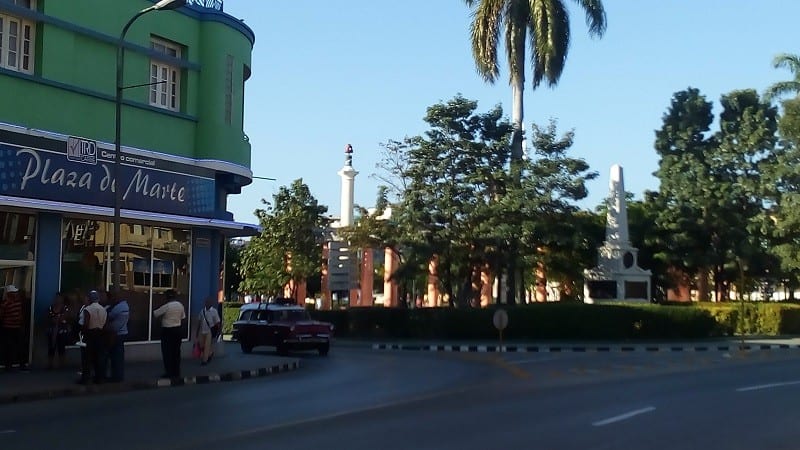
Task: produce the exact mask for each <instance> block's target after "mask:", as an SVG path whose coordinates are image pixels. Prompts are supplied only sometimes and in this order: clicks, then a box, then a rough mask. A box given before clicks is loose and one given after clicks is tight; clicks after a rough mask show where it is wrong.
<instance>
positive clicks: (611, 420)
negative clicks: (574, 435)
mask: <svg viewBox="0 0 800 450" xmlns="http://www.w3.org/2000/svg"><path fill="white" fill-rule="evenodd" d="M655 410H656V408H655V407H654V406H648V407H647V408H642V409H637V410H636V411H631V412H628V413H625V414H620V415H618V416H614V417H610V418H608V419H605V420H600V421H597V422H594V423H593V424H592V425H593V426H596V427H604V426H606V425H610V424H612V423H615V422H621V421H623V420H627V419H630V418H631V417H634V416H638V415H639V414H645V413H649V412H653V411H655Z"/></svg>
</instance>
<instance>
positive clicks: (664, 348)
mask: <svg viewBox="0 0 800 450" xmlns="http://www.w3.org/2000/svg"><path fill="white" fill-rule="evenodd" d="M372 349H373V350H402V351H423V352H473V353H498V352H505V353H570V352H572V353H611V352H649V353H656V352H660V353H669V352H674V353H678V352H714V351H719V352H729V351H736V350H739V351H765V350H791V349H800V345H790V344H744V345H741V344H733V345H690V346H686V345H598V346H559V345H549V346H544V345H503V346H502V347H501V346H499V345H414V344H373V345H372Z"/></svg>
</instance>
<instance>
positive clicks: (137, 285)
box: [61, 219, 191, 342]
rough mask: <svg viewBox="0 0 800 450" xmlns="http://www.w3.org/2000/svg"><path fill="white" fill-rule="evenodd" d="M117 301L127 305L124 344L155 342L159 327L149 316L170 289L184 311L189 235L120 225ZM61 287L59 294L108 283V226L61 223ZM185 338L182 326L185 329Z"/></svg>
mask: <svg viewBox="0 0 800 450" xmlns="http://www.w3.org/2000/svg"><path fill="white" fill-rule="evenodd" d="M120 232H121V234H120V258H121V260H122V267H123V272H122V273H121V274H120V285H121V290H122V294H121V295H122V297H123V298H124V299H126V300H127V301H128V304H129V305H130V320H129V323H128V332H129V334H128V341H130V342H137V341H139V342H142V341H149V340H157V339H158V338H159V336H160V334H159V333H160V329H159V328H160V327H159V325H158V323H157V321H153V318H152V311H153V310H154V309H155V308H158V307H159V306H160V305H161V304H163V303H164V298H163V293H164V291H166V290H167V289H174V290H176V291H177V292H178V293H179V297H178V298H179V300H181V301H182V302H183V303H184V307H185V308H186V309H187V311H188V308H189V285H190V283H189V266H190V263H191V260H190V247H191V246H190V243H191V232H190V231H189V230H182V229H176V228H169V227H152V226H149V225H141V224H123V225H122V226H121V227H120ZM63 245H64V249H63V253H62V254H63V257H62V258H63V259H62V275H61V286H62V290H64V291H65V292H73V291H74V292H77V294H76V297H78V298H79V297H80V295H82V293H84V292H86V291H87V290H89V289H105V288H109V289H110V287H111V286H112V282H113V269H114V264H113V246H114V226H113V224H112V223H110V222H103V221H94V220H86V219H80V220H79V219H68V220H65V221H64V239H63ZM186 335H187V337H188V325H187V334H186Z"/></svg>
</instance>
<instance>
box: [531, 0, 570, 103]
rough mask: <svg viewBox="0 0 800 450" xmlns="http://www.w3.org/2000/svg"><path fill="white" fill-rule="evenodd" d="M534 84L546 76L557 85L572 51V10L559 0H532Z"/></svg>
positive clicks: (548, 81)
mask: <svg viewBox="0 0 800 450" xmlns="http://www.w3.org/2000/svg"><path fill="white" fill-rule="evenodd" d="M529 2H530V7H531V10H530V12H531V14H530V19H531V20H530V23H529V24H528V29H529V31H530V34H531V41H530V45H531V65H532V66H533V87H534V88H536V87H538V86H539V84H540V83H541V82H542V80H544V79H546V80H547V84H548V86H551V87H552V86H555V85H556V84H557V83H558V79H559V78H560V77H561V72H563V70H564V64H565V62H566V60H567V53H568V51H569V39H570V31H569V13H568V12H567V10H566V8H565V7H564V4H563V2H561V1H560V0H529Z"/></svg>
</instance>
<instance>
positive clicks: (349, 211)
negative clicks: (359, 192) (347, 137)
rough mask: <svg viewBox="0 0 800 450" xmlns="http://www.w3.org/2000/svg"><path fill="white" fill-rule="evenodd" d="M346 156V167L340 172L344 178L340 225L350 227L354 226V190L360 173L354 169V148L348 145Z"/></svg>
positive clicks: (345, 150)
mask: <svg viewBox="0 0 800 450" xmlns="http://www.w3.org/2000/svg"><path fill="white" fill-rule="evenodd" d="M344 154H345V158H344V167H342V169H341V170H340V171H339V176H340V177H342V211H341V217H340V218H339V224H340V225H341V226H342V227H349V226H350V225H352V224H353V189H354V185H355V179H356V175H358V172H357V171H356V170H355V169H353V146H352V145H350V144H347V146H346V147H345V149H344Z"/></svg>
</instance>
